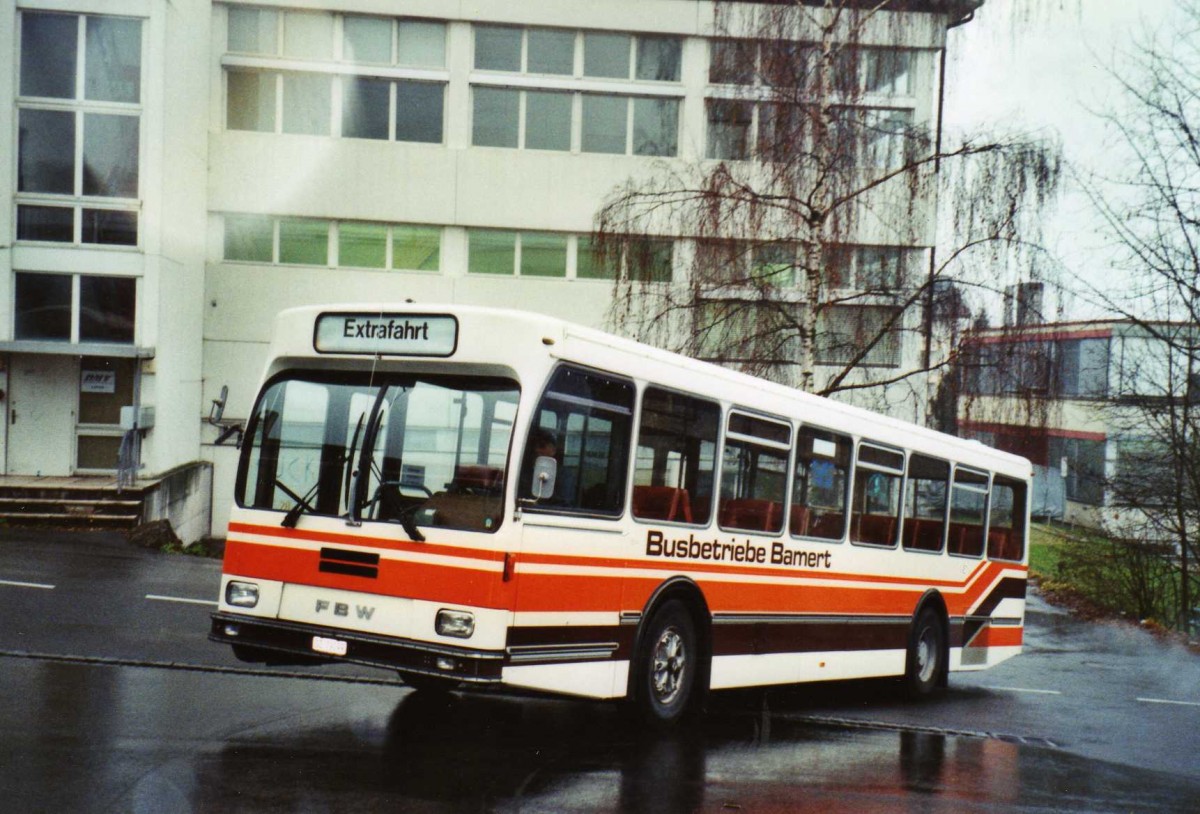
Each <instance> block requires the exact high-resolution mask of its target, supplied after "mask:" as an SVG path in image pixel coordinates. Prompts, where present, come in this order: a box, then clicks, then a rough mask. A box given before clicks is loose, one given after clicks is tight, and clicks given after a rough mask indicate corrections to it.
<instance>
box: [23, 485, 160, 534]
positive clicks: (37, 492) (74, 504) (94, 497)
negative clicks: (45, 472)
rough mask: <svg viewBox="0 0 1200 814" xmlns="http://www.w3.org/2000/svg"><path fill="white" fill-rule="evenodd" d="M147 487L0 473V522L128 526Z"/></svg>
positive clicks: (134, 521) (136, 516)
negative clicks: (24, 476)
mask: <svg viewBox="0 0 1200 814" xmlns="http://www.w3.org/2000/svg"><path fill="white" fill-rule="evenodd" d="M151 486H153V483H146V484H141V483H138V484H135V485H134V486H132V487H125V488H123V489H121V490H120V491H118V490H117V482H116V479H115V478H111V477H73V478H51V477H45V478H20V477H11V476H10V477H0V525H10V526H46V527H56V528H96V529H132V528H134V527H135V526H137V525H138V524H139V523H141V522H142V518H143V503H144V499H145V496H146V491H147V489H148V488H150V487H151Z"/></svg>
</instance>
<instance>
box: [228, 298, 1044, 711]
mask: <svg viewBox="0 0 1200 814" xmlns="http://www.w3.org/2000/svg"><path fill="white" fill-rule="evenodd" d="M239 461H240V462H239V467H238V472H237V479H236V486H235V490H236V493H235V505H234V507H233V508H232V509H231V514H230V519H229V527H228V533H227V537H226V540H227V542H226V547H225V557H224V564H223V573H222V579H221V587H220V597H219V605H218V608H217V611H216V612H215V613H214V614H213V615H212V624H211V632H210V638H211V639H212V640H214V641H217V642H222V643H226V644H229V645H232V648H233V652H234V653H235V654H236V656H237V657H238V658H240V659H242V660H244V661H250V662H265V663H274V664H299V663H318V662H320V663H328V662H352V663H357V664H362V665H370V666H373V667H380V668H386V669H389V670H395V671H397V672H398V673H399V676H400V678H401V679H402V680H403V681H404V682H405V683H407V684H409V685H411V686H412V687H414V688H416V689H418V690H424V691H428V690H445V689H448V688H451V687H455V686H459V685H474V686H505V687H509V688H519V689H522V690H533V691H542V692H548V693H558V694H566V695H572V696H581V697H586V698H595V699H627V700H628V702H629V703H630V704H631V706H632V708H633V709H634V710H636V711H637V712H638V714H639V715H640V716H641V717H642V718H643V719H644V720H646V721H647V722H650V723H655V724H665V725H670V724H672V723H674V722H676V721H678V720H679V719H680V718H682V717H684V716H686V715H689V714H691V713H692V712H693V711H695V710H696V709H698V708H700V707H701V706H702V704H703V701H704V698H705V697H706V694H707V693H708V692H709V691H710V690H720V689H725V688H734V687H751V686H767V685H776V684H792V683H799V682H811V681H827V680H838V679H852V678H868V677H882V676H895V677H897V678H898V679H899V680H900V681H901V682H902V684H903V687H904V689H905V691H906V692H907V693H909V694H910V695H912V696H914V697H923V696H927V695H930V694H933V693H935V692H937V691H938V690H939V689H940V688H942V687H944V686H945V684H946V680H947V674H948V673H949V672H951V671H958V670H979V669H983V668H986V667H990V666H992V665H995V664H998V663H999V662H1001V661H1004V660H1005V659H1007V658H1009V657H1011V656H1013V655H1015V654H1017V653H1019V652H1020V650H1021V643H1022V632H1023V626H1024V616H1025V590H1026V577H1027V571H1028V568H1027V553H1026V545H1025V542H1026V539H1027V529H1028V512H1029V499H1028V495H1029V481H1030V476H1031V466H1030V464H1029V462H1028V461H1026V460H1025V459H1023V458H1020V457H1017V456H1014V455H1010V454H1007V453H1003V452H1000V451H997V450H994V449H990V448H988V447H986V446H984V445H983V444H981V443H979V442H977V441H971V440H964V439H960V438H955V437H953V436H950V435H945V434H942V433H938V432H935V431H933V430H929V429H926V428H923V427H920V426H917V425H914V424H911V423H907V422H904V421H900V420H897V419H894V418H890V417H886V416H883V415H878V414H875V413H872V412H870V411H867V410H863V409H859V408H856V407H852V406H847V405H844V404H839V403H838V402H835V401H832V400H829V399H826V398H822V397H818V396H814V395H811V394H807V393H803V392H799V391H797V390H794V389H791V388H787V387H784V386H781V385H777V384H773V383H770V382H767V381H763V380H760V379H757V378H754V377H751V376H747V375H744V374H741V373H738V372H735V371H732V370H727V369H724V368H721V367H717V366H715V365H711V364H707V363H704V362H700V361H697V360H694V359H689V358H686V357H684V356H680V355H677V354H673V353H669V352H666V351H663V350H659V349H656V348H652V347H649V346H646V345H643V344H640V343H638V342H635V341H632V340H628V339H624V338H620V337H617V336H613V335H609V334H606V333H603V332H601V331H597V330H593V329H588V328H584V327H580V326H577V325H574V324H570V323H568V322H564V321H562V320H558V319H554V318H551V317H547V316H542V315H536V314H530V313H522V312H518V311H510V310H499V309H491V308H482V307H467V306H459V305H414V304H399V305H395V306H391V305H389V306H380V305H377V304H376V305H345V306H326V307H317V306H313V307H303V308H296V309H290V310H287V311H283V312H281V313H280V314H279V315H278V317H277V321H276V326H275V332H274V338H273V340H272V344H271V347H270V351H269V361H268V363H267V367H266V370H265V372H264V377H263V383H262V386H261V390H260V392H259V394H258V397H257V399H256V402H255V405H254V407H253V409H252V411H251V413H250V415H249V417H248V420H247V423H246V428H245V434H244V438H243V442H242V447H241V451H240V459H239Z"/></svg>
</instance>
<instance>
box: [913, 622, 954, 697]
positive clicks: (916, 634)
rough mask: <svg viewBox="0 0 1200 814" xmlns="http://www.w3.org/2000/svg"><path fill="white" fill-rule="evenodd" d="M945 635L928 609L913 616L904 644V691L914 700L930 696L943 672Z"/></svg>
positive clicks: (944, 669) (944, 667) (940, 625)
mask: <svg viewBox="0 0 1200 814" xmlns="http://www.w3.org/2000/svg"><path fill="white" fill-rule="evenodd" d="M946 667H947V665H946V634H945V632H944V629H943V628H942V620H941V619H939V618H938V615H937V613H936V612H935V611H934V610H933V609H932V608H925V609H924V610H922V611H921V612H920V614H918V615H917V621H916V624H914V625H913V627H912V633H911V634H910V635H909V641H908V659H907V662H906V664H905V669H904V692H905V694H906V695H907V696H908V697H909V698H911V699H914V700H918V699H922V698H928V697H929V696H931V695H933V694H934V693H935V692H936V691H937V689H938V686H939V684H940V683H941V680H942V676H943V674H944V673H945V671H946Z"/></svg>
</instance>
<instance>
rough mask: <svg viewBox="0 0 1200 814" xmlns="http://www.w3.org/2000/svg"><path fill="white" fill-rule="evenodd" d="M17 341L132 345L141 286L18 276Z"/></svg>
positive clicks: (116, 280)
mask: <svg viewBox="0 0 1200 814" xmlns="http://www.w3.org/2000/svg"><path fill="white" fill-rule="evenodd" d="M15 303H16V309H15V311H16V313H15V317H16V319H15V324H14V330H13V334H14V336H15V337H16V338H17V339H27V340H39V341H52V342H108V343H114V344H122V345H129V344H132V343H133V337H134V324H135V316H136V308H137V306H136V303H137V281H136V280H135V279H134V278H132V277H100V276H93V275H84V274H80V275H72V274H31V273H27V272H17V274H16V285H15Z"/></svg>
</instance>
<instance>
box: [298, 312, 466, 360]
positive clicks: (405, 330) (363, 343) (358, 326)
mask: <svg viewBox="0 0 1200 814" xmlns="http://www.w3.org/2000/svg"><path fill="white" fill-rule="evenodd" d="M457 346H458V320H457V319H455V318H454V317H452V316H431V315H429V314H361V313H359V314H321V316H319V317H317V327H316V330H315V332H314V335H313V347H314V348H316V350H317V353H369V354H375V353H378V354H382V355H385V356H453V355H454V351H455V348H456V347H457Z"/></svg>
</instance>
